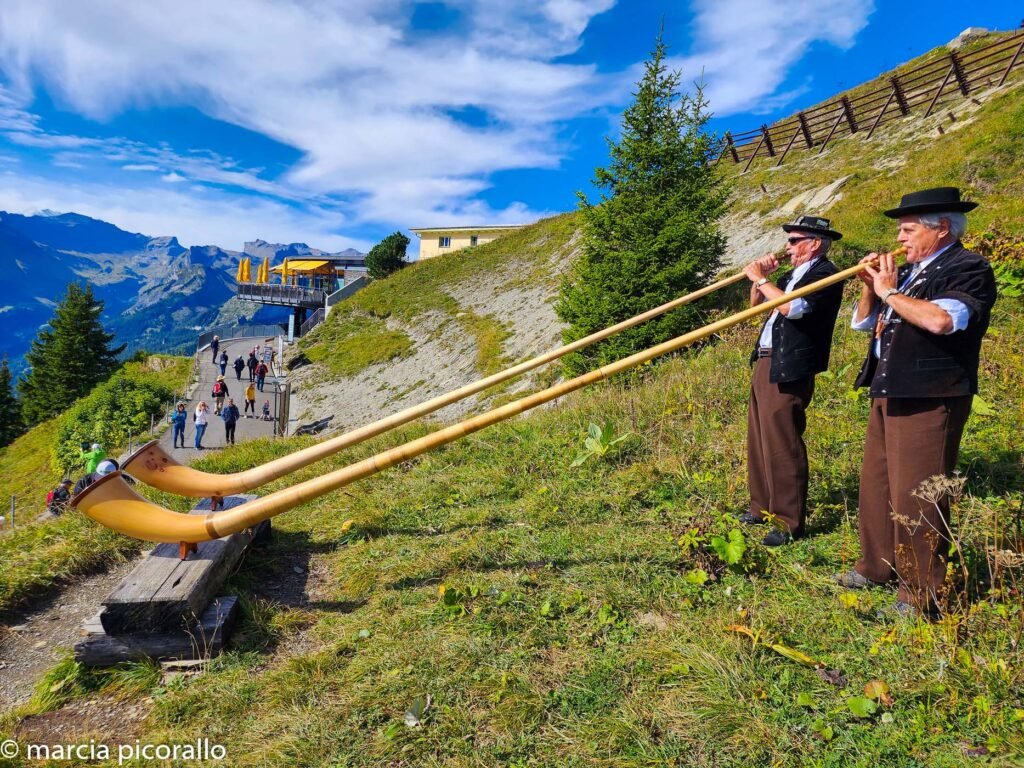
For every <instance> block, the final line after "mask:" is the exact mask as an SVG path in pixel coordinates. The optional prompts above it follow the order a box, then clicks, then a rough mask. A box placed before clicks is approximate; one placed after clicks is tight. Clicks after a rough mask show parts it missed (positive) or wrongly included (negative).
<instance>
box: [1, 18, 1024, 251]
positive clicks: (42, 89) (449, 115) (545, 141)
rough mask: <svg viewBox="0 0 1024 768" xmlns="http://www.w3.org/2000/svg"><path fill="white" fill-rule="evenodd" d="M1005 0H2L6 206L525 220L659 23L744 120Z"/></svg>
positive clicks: (395, 223)
mask: <svg viewBox="0 0 1024 768" xmlns="http://www.w3.org/2000/svg"><path fill="white" fill-rule="evenodd" d="M1022 19H1024V6H1022V5H1021V3H1020V2H1018V1H1017V0H1013V1H1012V2H1011V0H987V1H986V2H984V3H979V4H978V5H977V6H974V5H973V4H969V3H963V2H953V1H952V0H932V1H931V2H927V3H924V2H895V0H874V1H872V0H814V1H813V2H812V1H811V0H760V1H759V2H756V1H755V0H688V1H687V0H677V1H676V2H671V3H669V2H664V1H662V2H654V1H653V0H633V1H629V0H619V2H616V1H615V0H543V1H539V2H519V3H509V2H504V1H503V0H451V1H450V2H443V3H440V2H437V3H415V2H408V1H406V0H344V2H342V0H334V1H333V2H324V1H321V2H317V1H316V0H234V1H233V2H231V3H210V2H204V1H202V0H176V1H175V2H170V1H169V0H154V1H153V2H146V3H139V2H136V1H135V0H90V2H89V3H68V2H65V0H4V2H3V3H2V4H0V209H2V210H8V211H15V212H19V213H31V212H34V211H38V210H42V209H52V210H59V211H76V212H78V213H84V214H86V215H90V216H95V217H97V218H102V219H105V220H108V221H111V222H113V223H115V224H117V225H118V226H120V227H122V228H124V229H128V230H131V231H138V232H144V233H146V234H149V235H154V236H155V235H169V234H173V235H177V236H179V238H180V239H181V240H182V242H183V243H184V244H186V245H200V244H208V243H214V244H217V245H220V246H222V247H226V248H234V249H240V248H241V246H242V243H243V242H244V241H245V240H251V239H255V238H263V239H265V240H269V241H278V242H292V241H305V242H308V243H310V244H311V245H315V246H317V247H321V248H328V249H341V248H345V247H349V246H352V247H357V248H360V249H363V250H366V249H367V248H368V247H369V246H370V245H372V244H373V243H374V242H376V241H377V240H379V239H380V238H382V237H383V236H384V235H386V234H388V233H390V232H392V231H394V230H396V229H403V230H407V229H408V228H409V227H415V226H441V225H449V224H462V225H466V224H500V223H520V222H526V221H532V220H534V219H536V218H538V217H539V216H542V215H546V214H550V213H555V212H560V211H565V210H569V209H571V208H573V207H574V206H575V192H576V191H577V190H580V189H582V190H585V191H587V190H589V189H590V184H589V180H590V178H591V177H592V175H593V170H594V168H595V167H596V166H599V165H602V164H604V163H605V161H606V147H605V138H604V137H605V136H608V135H614V133H615V132H616V130H617V125H618V117H619V114H620V113H621V111H622V109H623V107H624V106H625V105H626V104H627V103H628V101H629V98H630V91H631V89H632V87H633V85H634V84H635V82H636V80H637V78H638V76H639V74H640V71H641V67H642V64H643V61H644V59H645V58H646V57H647V55H648V53H649V51H650V49H651V47H652V46H653V43H654V39H655V36H656V35H657V32H658V28H659V26H660V25H661V24H662V23H664V28H665V39H666V41H667V43H668V44H669V46H670V53H671V55H672V57H673V59H672V64H673V66H674V67H676V68H679V69H681V70H682V72H683V75H684V81H685V82H690V81H691V80H692V79H694V78H696V77H697V76H698V75H699V74H700V72H701V71H702V70H703V71H704V73H705V79H706V81H707V84H708V94H709V96H710V98H711V108H712V110H713V111H714V113H715V115H716V118H715V120H714V122H713V127H714V128H715V129H716V130H718V131H724V130H726V129H732V130H734V131H735V130H746V129H749V128H754V127H756V126H758V125H760V124H761V123H762V122H770V121H771V120H772V119H775V118H778V117H781V116H784V115H787V114H789V113H791V112H793V111H794V110H796V109H799V108H801V107H804V106H808V105H810V104H813V103H816V102H818V101H820V100H822V99H824V98H827V97H829V96H831V95H832V94H834V93H835V92H836V91H837V90H840V89H842V88H847V87H850V86H853V85H855V84H857V83H859V82H862V81H863V80H866V79H869V78H871V77H874V76H875V75H877V74H878V73H879V72H882V71H884V70H886V69H889V68H891V67H893V66H895V65H896V64H899V63H901V62H903V61H906V60H907V59H910V58H912V57H914V56H916V55H918V54H920V53H923V52H925V51H926V50H928V49H930V48H933V47H935V46H937V45H941V44H943V43H946V42H948V41H949V40H950V39H952V38H953V37H955V36H956V35H957V34H958V33H959V32H960V31H961V30H962V29H964V28H965V27H968V26H983V27H988V28H994V29H995V28H998V29H1009V28H1014V27H1017V26H1018V25H1019V24H1020V23H1021V21H1022Z"/></svg>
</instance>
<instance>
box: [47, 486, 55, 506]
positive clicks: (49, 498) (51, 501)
mask: <svg viewBox="0 0 1024 768" xmlns="http://www.w3.org/2000/svg"><path fill="white" fill-rule="evenodd" d="M51 504H53V491H52V490H51V491H50V492H49V493H48V494H46V506H50V505H51Z"/></svg>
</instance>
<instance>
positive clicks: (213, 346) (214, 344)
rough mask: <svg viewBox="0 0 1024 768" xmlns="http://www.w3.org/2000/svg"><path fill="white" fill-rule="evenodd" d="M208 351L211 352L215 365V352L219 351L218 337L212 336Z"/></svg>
mask: <svg viewBox="0 0 1024 768" xmlns="http://www.w3.org/2000/svg"><path fill="white" fill-rule="evenodd" d="M210 349H212V350H213V364H214V365H216V364H217V350H218V349H220V336H214V337H213V341H211V342H210Z"/></svg>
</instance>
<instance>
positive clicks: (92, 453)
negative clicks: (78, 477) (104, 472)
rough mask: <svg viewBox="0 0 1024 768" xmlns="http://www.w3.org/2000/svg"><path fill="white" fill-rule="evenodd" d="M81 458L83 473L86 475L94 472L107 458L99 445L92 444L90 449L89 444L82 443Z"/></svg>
mask: <svg viewBox="0 0 1024 768" xmlns="http://www.w3.org/2000/svg"><path fill="white" fill-rule="evenodd" d="M81 458H82V461H84V462H85V472H86V474H88V473H89V472H95V471H96V467H98V466H99V463H100V462H101V461H103V460H104V459H105V458H107V452H106V451H105V450H103V446H101V445H100V444H99V443H93V444H92V447H90V446H89V443H88V442H85V443H82V450H81Z"/></svg>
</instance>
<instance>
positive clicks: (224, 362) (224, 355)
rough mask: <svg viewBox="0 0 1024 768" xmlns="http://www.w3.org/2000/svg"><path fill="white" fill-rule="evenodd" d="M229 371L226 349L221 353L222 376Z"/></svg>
mask: <svg viewBox="0 0 1024 768" xmlns="http://www.w3.org/2000/svg"><path fill="white" fill-rule="evenodd" d="M227 370H228V351H227V350H226V349H225V350H224V351H223V352H221V353H220V375H221V376H223V375H224V374H225V373H227Z"/></svg>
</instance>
